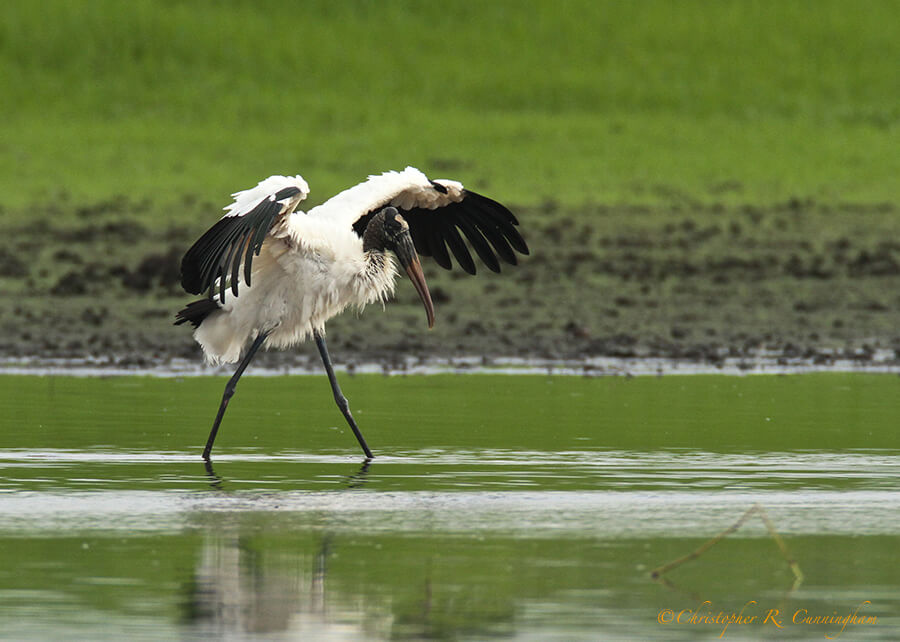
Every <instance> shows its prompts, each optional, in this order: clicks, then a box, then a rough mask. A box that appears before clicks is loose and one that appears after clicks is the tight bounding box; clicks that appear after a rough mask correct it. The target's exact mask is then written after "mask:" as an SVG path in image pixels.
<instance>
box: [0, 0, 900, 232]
mask: <svg viewBox="0 0 900 642" xmlns="http://www.w3.org/2000/svg"><path fill="white" fill-rule="evenodd" d="M898 22H900V5H898V4H897V3H895V2H868V3H866V4H865V6H864V7H863V8H861V9H855V8H850V7H848V6H847V4H846V3H843V2H840V1H834V2H829V1H822V2H815V3H811V2H810V3H804V2H792V3H783V2H758V3H748V2H715V3H709V2H678V3H670V2H641V3H618V2H565V3H551V2H492V3H487V4H484V3H476V2H458V3H449V4H438V3H415V2H392V3H369V2H344V3H331V2H307V3H304V4H303V6H302V8H298V7H296V6H294V5H286V4H282V3H274V2H228V3H213V2H197V3H190V4H181V3H169V2H153V1H149V0H147V1H144V2H133V3H120V2H115V1H102V0H98V1H96V2H91V3H72V2H65V1H56V2H54V1H49V2H44V3H39V4H37V3H30V2H24V1H14V2H10V3H5V4H4V5H3V7H2V8H0V71H2V76H3V78H4V91H3V92H0V109H2V113H3V114H4V120H5V122H6V126H5V131H4V137H3V141H2V148H3V152H4V153H2V154H0V194H2V195H3V196H2V198H0V205H2V206H3V207H4V214H5V218H7V219H8V220H9V219H18V218H24V217H27V216H29V215H30V211H31V210H30V207H29V208H26V206H33V205H35V204H44V203H46V202H47V201H48V200H55V199H58V198H68V199H69V200H68V202H70V203H74V204H76V205H77V204H83V203H91V204H93V203H97V202H102V201H106V200H109V199H111V198H113V197H116V196H119V195H128V196H129V197H131V198H133V199H135V200H137V201H141V200H144V199H149V200H150V201H152V203H153V204H154V207H152V208H149V209H145V210H144V215H145V216H146V218H147V219H148V221H149V220H150V219H153V220H161V219H170V220H177V219H180V218H181V217H183V212H182V209H181V208H180V207H178V204H179V203H180V202H181V199H182V198H183V197H184V196H191V197H195V198H199V199H208V200H209V201H210V202H211V203H213V204H215V206H216V207H221V204H224V200H225V199H226V198H227V194H228V193H229V192H230V191H233V190H234V189H238V188H242V187H245V186H247V185H250V184H252V183H254V182H255V181H256V180H258V178H260V177H262V176H266V175H268V174H271V173H273V172H285V173H286V172H291V173H294V172H300V173H302V174H303V175H304V176H305V177H306V178H307V179H308V180H309V182H310V184H311V186H312V188H313V194H312V196H311V199H310V200H311V201H320V200H323V199H324V198H326V197H327V196H328V195H330V194H332V193H334V192H335V191H337V190H339V189H342V188H343V187H345V186H347V185H349V184H353V183H355V182H357V181H358V180H360V179H361V178H363V177H364V176H365V175H366V174H367V173H370V172H374V171H381V170H383V169H387V168H394V167H402V166H404V165H406V164H414V165H416V166H419V167H420V168H422V169H424V170H426V171H427V172H429V173H432V174H436V175H447V176H452V177H458V178H460V179H462V180H464V181H466V182H467V183H469V184H470V185H472V186H474V187H477V188H480V189H483V190H487V191H490V192H491V193H492V194H495V195H497V196H498V197H500V198H501V199H503V200H506V201H510V202H514V203H517V204H520V205H535V204H540V203H542V202H544V201H546V200H554V201H558V202H561V203H562V204H564V205H572V206H579V205H582V204H584V203H623V202H626V203H664V204H670V203H672V202H684V201H690V202H693V201H698V202H701V203H718V202H722V203H725V204H743V203H754V204H770V203H774V202H782V201H786V200H788V199H790V198H794V197H797V198H801V199H806V198H813V199H815V200H817V201H822V202H826V203H843V202H854V203H861V202H864V203H875V202H896V200H897V196H898V194H900V179H898V177H900V156H898V154H897V153H896V149H897V143H898V137H897V119H898V108H897V89H896V82H895V79H896V74H895V61H896V60H897V59H898V58H900V45H898V42H897V39H896V37H895V35H896V34H895V32H894V29H893V25H896V24H897V23H898Z"/></svg>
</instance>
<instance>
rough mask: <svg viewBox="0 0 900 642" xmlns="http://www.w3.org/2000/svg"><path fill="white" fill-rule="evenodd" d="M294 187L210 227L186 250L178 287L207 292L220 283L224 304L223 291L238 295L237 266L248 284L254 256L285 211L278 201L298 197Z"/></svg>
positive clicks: (210, 291)
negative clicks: (242, 269)
mask: <svg viewBox="0 0 900 642" xmlns="http://www.w3.org/2000/svg"><path fill="white" fill-rule="evenodd" d="M299 192H300V190H299V189H298V188H296V187H286V188H284V189H282V190H280V191H278V192H277V193H276V194H275V195H274V197H272V196H270V197H268V198H264V199H263V200H262V201H260V203H259V204H258V205H257V206H256V207H254V208H253V209H252V210H250V211H249V212H247V213H246V214H244V215H242V216H224V217H222V218H221V219H220V220H219V221H218V222H216V224H215V225H213V226H212V227H211V228H209V229H208V230H207V231H206V233H204V234H203V236H201V237H200V238H199V239H198V240H197V242H196V243H194V245H193V246H192V247H191V248H190V249H189V250H188V251H187V253H186V254H185V255H184V258H183V259H182V261H181V285H182V286H183V287H184V289H185V290H187V291H188V292H190V293H192V294H200V293H202V292H206V291H209V295H210V297H214V296H215V294H216V293H215V292H214V291H213V287H214V285H215V283H216V281H217V280H218V281H219V288H218V290H219V291H218V295H219V299H220V301H222V302H224V301H225V291H226V290H227V289H228V287H229V286H230V287H231V291H232V293H233V294H234V295H235V296H237V294H238V281H239V280H240V273H241V271H240V267H241V264H242V263H243V265H244V281H245V283H247V285H248V286H249V285H250V273H251V268H252V261H253V256H254V255H257V256H258V255H259V252H260V250H261V249H262V244H263V242H264V241H265V238H266V235H267V234H268V232H269V230H270V229H271V227H272V224H273V223H274V222H275V219H276V218H277V217H278V216H279V215H281V214H282V212H283V211H284V210H285V205H284V204H283V203H281V202H279V201H281V200H284V199H286V198H290V197H292V196H294V195H296V194H298V193H299Z"/></svg>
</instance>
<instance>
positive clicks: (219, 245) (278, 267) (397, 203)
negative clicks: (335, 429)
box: [175, 167, 528, 461]
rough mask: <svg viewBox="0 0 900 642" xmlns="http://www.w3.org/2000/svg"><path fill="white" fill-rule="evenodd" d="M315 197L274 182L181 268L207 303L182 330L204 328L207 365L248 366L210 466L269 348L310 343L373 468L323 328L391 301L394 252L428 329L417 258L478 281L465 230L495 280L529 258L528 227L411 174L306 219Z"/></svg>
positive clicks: (488, 204)
mask: <svg viewBox="0 0 900 642" xmlns="http://www.w3.org/2000/svg"><path fill="white" fill-rule="evenodd" d="M307 194H309V187H308V186H307V184H306V181H304V180H303V179H302V178H301V177H300V176H270V177H269V178H267V179H265V180H263V181H260V183H259V184H258V185H257V186H256V187H253V188H251V189H247V190H244V191H240V192H235V193H234V194H232V196H233V197H234V202H233V203H231V204H230V205H228V206H227V207H225V208H224V209H225V210H226V213H225V215H224V216H223V217H222V218H221V219H220V220H219V221H218V222H217V223H216V224H215V225H213V226H212V227H211V228H210V229H209V230H208V231H207V232H206V233H205V234H203V236H201V237H200V238H199V240H197V242H196V243H194V245H193V246H192V247H191V248H190V249H189V250H188V251H187V253H186V254H185V255H184V259H183V260H182V262H181V284H182V286H183V287H184V289H185V290H187V291H188V292H190V293H192V294H201V293H205V294H206V296H205V298H203V299H200V300H199V301H194V302H193V303H189V304H188V305H187V307H185V308H184V309H182V310H181V311H179V312H178V314H177V315H176V321H175V324H176V325H178V324H182V323H185V322H188V323H190V324H192V325H193V326H194V327H195V328H196V330H195V331H194V338H195V339H196V340H197V342H198V343H199V344H200V345H201V347H202V348H203V352H204V354H205V355H206V359H207V361H208V362H210V363H213V364H219V363H234V362H239V363H238V366H237V369H236V370H235V372H234V375H233V376H232V377H231V379H230V380H229V381H228V384H227V385H226V386H225V392H224V394H223V395H222V401H221V403H220V405H219V411H218V413H217V414H216V418H215V421H214V422H213V426H212V430H211V431H210V434H209V439H208V440H207V442H206V448H205V449H204V450H203V458H204V459H205V460H207V461H209V455H210V451H211V450H212V446H213V442H214V441H215V438H216V433H217V432H218V430H219V425H220V423H221V422H222V417H223V415H224V414H225V409H226V408H227V406H228V401H229V399H231V397H232V396H233V395H234V391H235V387H236V385H237V382H238V379H240V377H241V375H242V374H243V372H244V370H246V368H247V366H248V365H249V363H250V361H251V359H253V355H255V354H256V352H257V351H258V350H259V348H260V347H261V346H262V345H263V344H264V343H265V344H266V346H267V347H274V348H287V347H289V346H292V345H295V344H297V343H300V342H302V341H304V340H305V339H306V338H308V337H309V336H310V335H312V337H313V338H314V339H315V342H316V345H317V347H318V349H319V354H320V355H321V357H322V362H323V363H324V365H325V371H326V373H327V374H328V380H329V382H330V383H331V390H332V393H333V394H334V399H335V402H336V403H337V405H338V408H340V410H341V412H342V413H343V415H344V417H345V418H346V420H347V423H348V424H349V425H350V428H351V429H352V430H353V434H354V435H356V439H357V440H358V441H359V445H360V446H362V449H363V452H365V454H366V457H368V458H371V457H373V455H372V451H371V450H369V446H368V445H367V444H366V440H365V439H364V438H363V436H362V433H361V432H360V431H359V427H358V426H357V425H356V421H355V420H354V419H353V415H351V413H350V406H349V404H348V402H347V399H346V398H345V397H344V395H343V393H341V389H340V386H339V385H338V382H337V378H336V377H335V374H334V368H333V367H332V364H331V358H330V356H329V354H328V348H327V347H326V344H325V322H326V321H327V320H328V319H330V318H331V317H333V316H335V315H337V314H339V313H340V312H341V311H343V310H344V309H345V308H346V307H348V306H352V305H355V306H357V307H358V308H360V309H361V308H362V307H364V306H365V305H366V304H368V303H373V302H375V301H382V302H383V301H385V300H387V298H388V297H389V296H391V295H392V294H393V291H394V279H395V277H396V276H397V271H396V268H395V267H394V264H393V261H392V260H391V258H390V255H389V254H388V253H387V252H388V251H390V252H393V254H394V255H396V257H397V259H398V260H399V262H400V265H401V266H402V267H403V269H404V270H405V271H406V274H407V275H408V276H409V279H410V280H411V281H412V284H413V286H414V287H415V289H416V292H418V294H419V297H420V298H421V299H422V303H423V304H424V306H425V313H426V315H427V319H428V327H429V328H431V327H432V326H433V325H434V306H433V304H432V301H431V295H430V293H429V292H428V285H427V284H426V282H425V276H424V274H423V272H422V266H421V264H420V262H419V257H418V254H421V255H424V256H431V257H433V258H434V260H435V261H436V262H437V264H438V265H440V266H441V267H443V268H446V269H450V267H451V260H450V253H449V252H448V251H447V248H448V247H449V249H450V251H451V252H452V253H453V256H454V257H455V258H456V261H457V262H458V263H459V265H460V267H461V268H462V269H463V270H465V271H466V272H468V273H469V274H475V262H474V261H473V260H472V255H471V254H470V253H469V250H468V248H467V246H466V244H465V243H464V242H463V240H462V238H461V236H460V233H459V232H460V231H461V232H462V234H463V236H465V237H466V239H468V241H469V243H470V244H471V246H472V248H474V249H475V252H476V253H477V254H478V256H479V257H480V259H481V261H482V262H483V263H484V264H485V265H486V266H487V267H488V268H489V269H491V270H493V271H494V272H499V271H500V263H499V261H498V258H499V259H502V260H503V261H505V262H506V263H510V264H512V265H515V264H516V262H517V261H516V252H519V253H520V254H528V246H527V245H526V243H525V241H524V239H523V238H522V236H521V235H520V234H519V232H518V230H517V229H516V226H517V225H518V224H519V223H518V221H517V220H516V217H515V216H514V215H513V214H512V212H510V211H509V210H508V209H507V208H506V207H504V206H503V205H501V204H500V203H498V202H496V201H493V200H491V199H489V198H486V197H484V196H481V195H480V194H476V193H475V192H472V191H470V190H467V189H465V188H464V187H463V186H462V184H461V183H458V182H456V181H451V180H429V179H428V178H427V177H426V176H425V175H424V174H423V173H422V172H420V171H419V170H417V169H415V168H413V167H407V168H406V169H405V170H404V171H402V172H385V173H384V174H381V175H378V176H369V178H368V180H366V181H365V182H363V183H360V184H359V185H356V186H355V187H351V188H350V189H347V190H345V191H343V192H341V193H340V194H338V195H337V196H334V197H333V198H331V199H329V200H328V201H326V202H325V203H323V204H322V205H319V206H317V207H313V208H312V209H310V210H309V211H308V212H306V213H303V212H302V211H300V210H298V209H297V206H298V205H299V204H300V202H301V201H302V200H303V199H305V198H306V196H307ZM401 212H402V213H401ZM417 253H418V254H417Z"/></svg>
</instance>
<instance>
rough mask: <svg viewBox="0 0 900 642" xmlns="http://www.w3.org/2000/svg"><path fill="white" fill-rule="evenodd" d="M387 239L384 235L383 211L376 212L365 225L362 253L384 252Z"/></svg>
mask: <svg viewBox="0 0 900 642" xmlns="http://www.w3.org/2000/svg"><path fill="white" fill-rule="evenodd" d="M386 241H387V239H386V238H385V235H384V210H382V211H381V212H378V214H376V215H375V216H373V217H372V219H371V220H370V221H369V224H368V225H366V231H365V232H364V233H363V252H370V251H373V250H375V251H378V252H384V251H385V250H386V249H387V243H386Z"/></svg>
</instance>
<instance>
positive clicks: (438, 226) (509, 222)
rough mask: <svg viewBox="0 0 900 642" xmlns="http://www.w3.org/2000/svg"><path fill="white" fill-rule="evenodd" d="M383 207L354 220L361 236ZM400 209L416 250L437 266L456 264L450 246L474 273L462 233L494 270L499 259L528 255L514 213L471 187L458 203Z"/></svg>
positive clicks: (512, 262)
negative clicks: (428, 207) (473, 190)
mask: <svg viewBox="0 0 900 642" xmlns="http://www.w3.org/2000/svg"><path fill="white" fill-rule="evenodd" d="M432 186H433V187H434V188H435V189H436V190H438V191H440V192H442V193H446V188H444V186H443V185H440V184H439V183H432ZM380 209H381V208H380V207H379V208H377V209H375V210H372V211H371V212H369V213H368V214H366V215H365V216H363V217H361V218H360V219H359V220H357V221H356V223H354V225H353V229H354V230H356V233H357V234H359V235H360V236H362V234H363V233H364V232H365V229H366V225H368V223H369V219H371V217H372V216H374V215H375V214H376V213H377V212H378V211H379V210H380ZM401 212H402V214H403V217H404V218H405V219H406V221H407V222H408V223H409V232H410V235H411V236H412V239H413V243H414V244H415V246H416V251H417V252H418V253H419V254H421V255H423V256H430V257H433V258H434V260H435V261H436V262H437V264H438V265H440V266H441V267H442V268H444V269H447V270H449V269H450V268H451V267H452V266H453V264H452V262H451V261H450V254H449V252H448V251H447V248H449V249H450V251H451V252H453V256H454V257H456V261H457V262H458V263H459V265H460V267H461V268H462V269H463V270H465V271H466V272H468V273H469V274H475V262H474V261H473V260H472V255H471V253H470V252H469V249H468V247H466V243H465V242H464V241H463V239H462V236H465V238H466V240H468V241H469V244H470V245H471V246H472V248H473V249H474V250H475V252H476V253H477V254H478V256H479V258H480V259H481V260H482V262H484V264H485V265H486V266H487V267H488V268H489V269H491V270H493V271H494V272H499V271H500V262H499V261H498V260H497V259H498V258H500V259H503V261H505V262H506V263H509V264H510V265H516V264H517V263H518V261H517V259H516V252H519V253H520V254H524V255H527V254H529V251H528V245H527V244H526V243H525V239H523V238H522V235H521V234H519V231H518V230H517V229H516V226H517V225H518V224H519V221H518V220H516V217H515V215H514V214H513V213H512V212H510V211H509V210H508V209H507V208H506V207H505V206H503V205H501V204H500V203H498V202H497V201H494V200H492V199H490V198H487V197H486V196H482V195H481V194H477V193H475V192H472V191H469V190H463V199H462V200H461V201H459V202H456V203H449V204H447V205H444V206H443V207H438V208H436V209H427V208H423V207H414V208H412V209H410V210H401ZM460 232H462V236H460Z"/></svg>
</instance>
